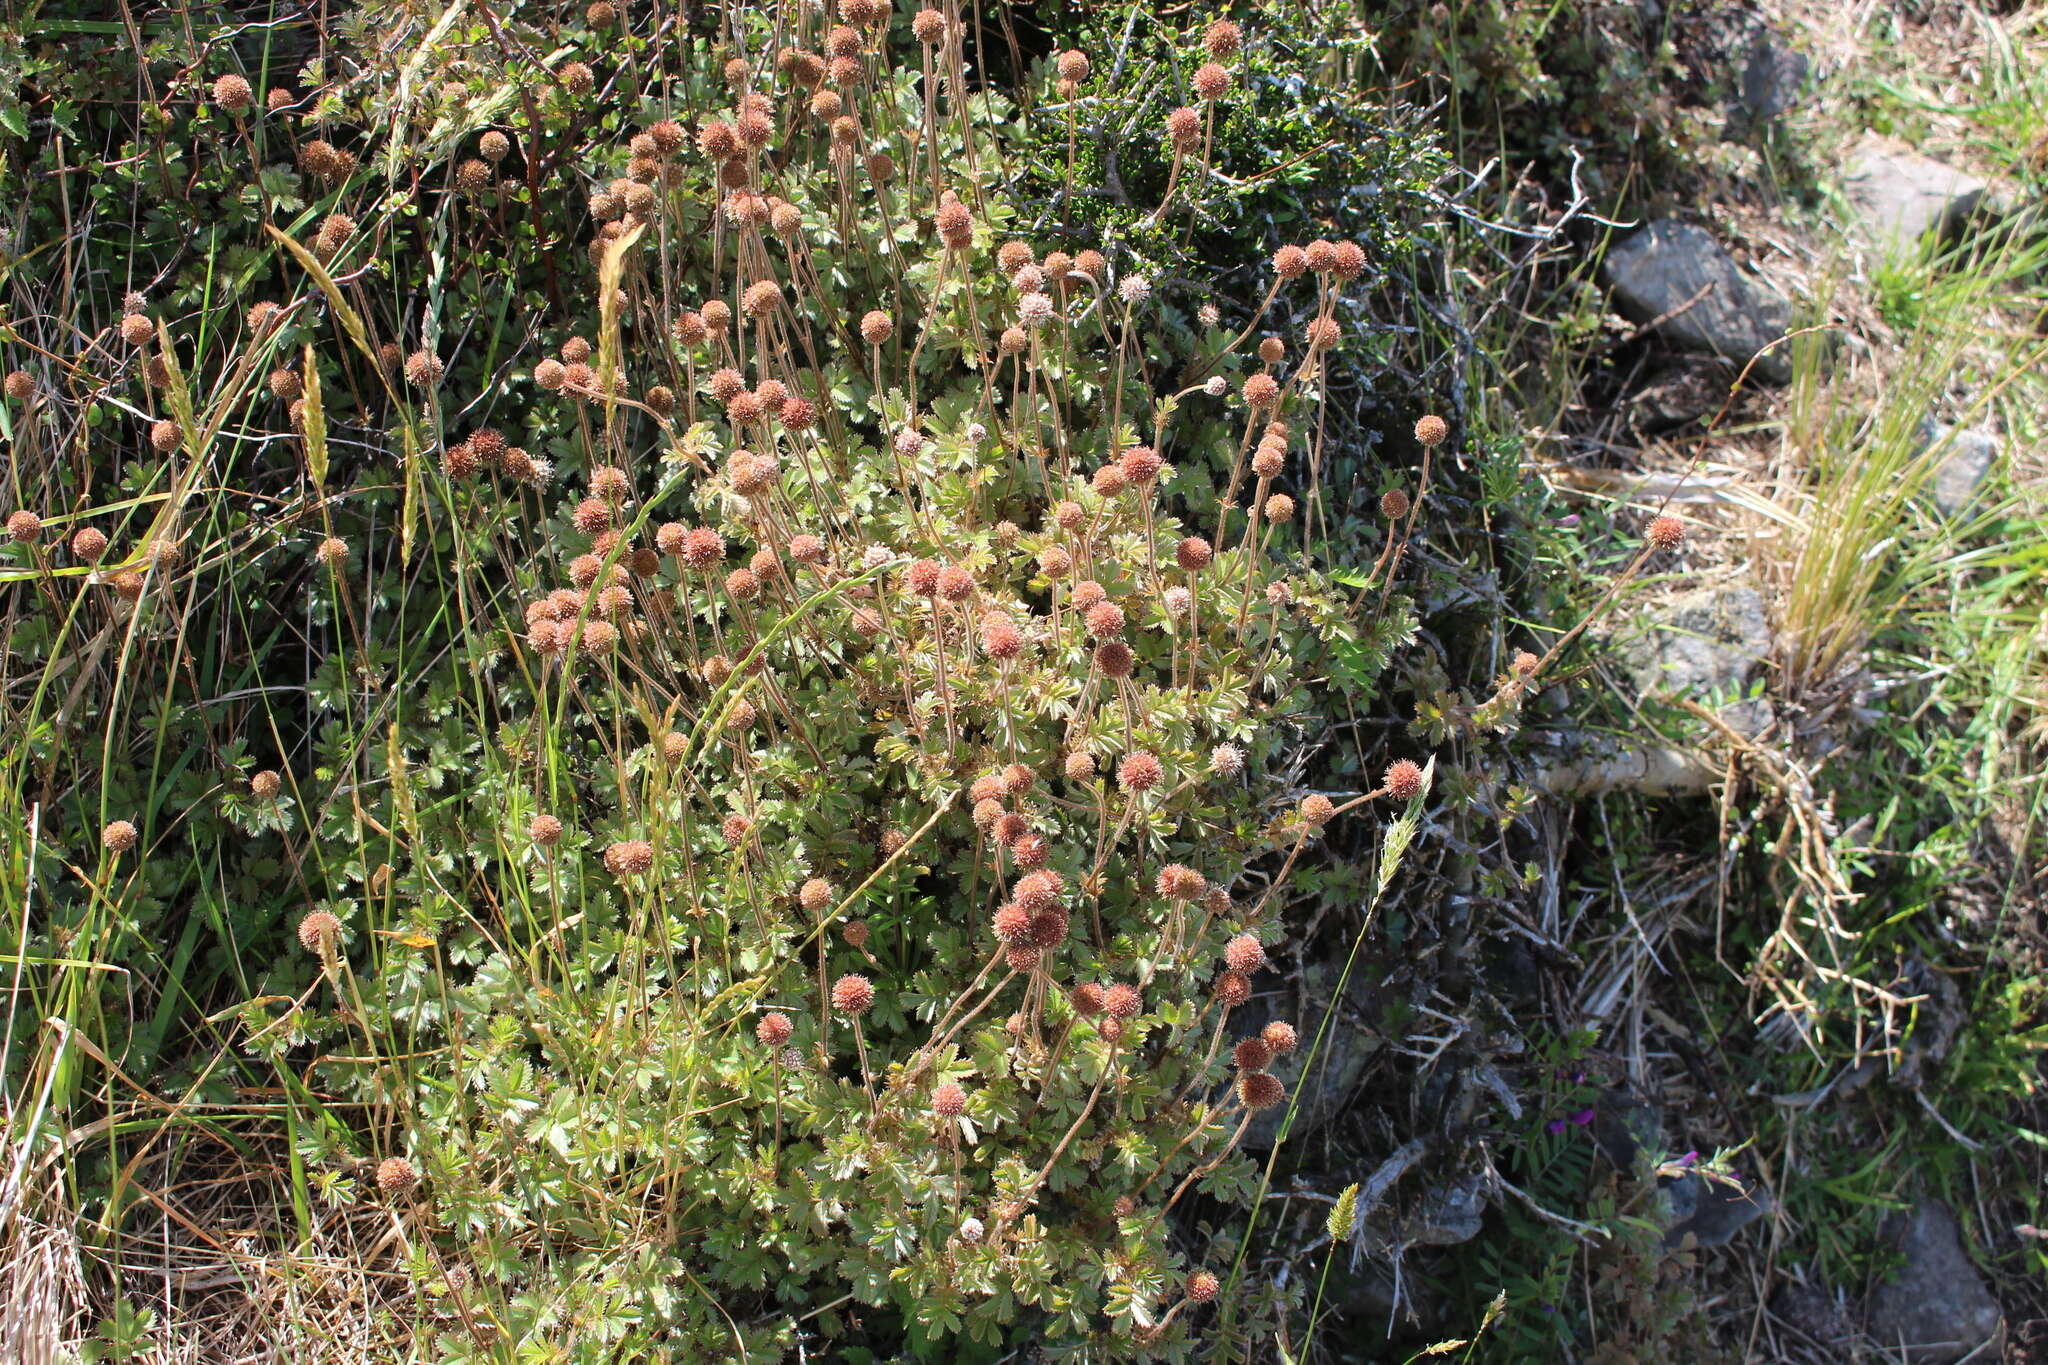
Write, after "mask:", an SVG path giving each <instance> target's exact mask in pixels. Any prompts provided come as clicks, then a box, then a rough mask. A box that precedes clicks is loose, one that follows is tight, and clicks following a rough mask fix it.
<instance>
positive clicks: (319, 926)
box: [299, 910, 341, 953]
mask: <svg viewBox="0 0 2048 1365" xmlns="http://www.w3.org/2000/svg"><path fill="white" fill-rule="evenodd" d="M340 936H341V921H340V920H339V919H337V918H335V917H334V916H333V915H332V914H330V913H328V912H327V911H325V910H315V911H314V912H313V913H312V914H310V915H308V916H306V917H305V918H304V919H302V920H300V921H299V942H300V943H301V944H302V945H304V947H305V949H306V951H307V952H309V953H319V952H325V951H326V950H327V949H329V948H331V947H333V946H334V943H335V941H336V940H337V939H338V938H340Z"/></svg>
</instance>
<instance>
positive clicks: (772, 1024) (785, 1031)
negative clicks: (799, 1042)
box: [754, 1010, 796, 1048]
mask: <svg viewBox="0 0 2048 1365" xmlns="http://www.w3.org/2000/svg"><path fill="white" fill-rule="evenodd" d="M794 1032H796V1028H795V1026H794V1025H792V1024H791V1023H790V1022H789V1016H788V1015H786V1014H784V1013H783V1012H782V1011H781V1010H770V1011H768V1013H766V1014H764V1015H762V1016H761V1022H760V1023H758V1024H756V1025H754V1036H755V1037H756V1038H759V1039H760V1040H761V1042H762V1045H763V1046H765V1047H771V1048H778V1047H781V1046H782V1045H783V1044H784V1043H786V1042H788V1041H789V1036H790V1035H791V1034H792V1033H794Z"/></svg>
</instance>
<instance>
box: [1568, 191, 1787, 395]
mask: <svg viewBox="0 0 2048 1365" xmlns="http://www.w3.org/2000/svg"><path fill="white" fill-rule="evenodd" d="M1600 273H1601V276H1602V278H1603V279H1605V280H1606V282H1607V285H1608V287H1609V288H1610V289H1612V290H1613V291H1614V299H1615V303H1616V305H1617V306H1618V307H1619V308H1620V309H1621V311H1622V312H1623V313H1625V314H1626V315H1628V316H1629V317H1630V318H1633V319H1634V320H1635V321H1637V322H1640V323H1650V322H1655V321H1657V320H1658V319H1660V318H1662V319H1664V320H1663V321H1662V322H1658V324H1657V329H1656V330H1657V334H1658V335H1659V336H1661V337H1663V338H1664V339H1665V340H1666V341H1669V342H1670V343H1671V344H1672V345H1674V346H1677V347H1678V348H1680V349H1681V350H1687V351H1697V352H1700V353H1702V354H1706V355H1717V356H1721V357H1723V358H1724V359H1727V360H1729V361H1732V362H1734V363H1735V364H1736V365H1738V366H1740V365H1743V364H1746V363H1748V361H1749V358H1750V357H1751V356H1753V355H1755V354H1756V353H1757V352H1758V351H1760V350H1762V349H1763V348H1764V347H1765V346H1767V345H1769V344H1770V343H1771V342H1773V341H1776V340H1778V339H1779V338H1780V337H1782V336H1784V335H1785V330H1786V328H1787V327H1788V326H1789V325H1790V321H1791V316H1792V310H1791V306H1790V305H1789V304H1787V303H1786V301H1785V300H1784V299H1783V298H1782V297H1781V296H1780V295H1779V294H1778V293H1777V292H1776V291H1775V290H1773V289H1771V288H1770V287H1769V286H1768V285H1765V284H1763V283H1761V282H1759V281H1756V280H1753V279H1751V278H1750V277H1749V276H1748V275H1746V274H1744V273H1743V270H1742V268H1741V267H1740V266H1738V265H1737V264H1736V263H1735V259H1734V258H1733V257H1732V256H1730V255H1729V254H1728V253H1727V252H1726V251H1725V250H1723V249H1722V247H1721V244H1720V243H1719V242H1717V241H1715V240H1714V237H1713V234H1712V233H1710V232H1708V231H1707V230H1706V229H1705V228H1702V227H1698V226H1696V225H1694V224H1692V223H1685V222H1680V221H1678V220H1677V219H1674V218H1664V219H1659V220H1658V221H1656V222H1654V223H1650V224H1647V225H1645V226H1644V227H1642V228H1639V229H1637V231H1636V232H1635V233H1633V234H1632V235H1630V236H1629V237H1627V238H1625V239H1624V240H1622V241H1620V242H1618V243H1616V244H1615V245H1614V246H1612V247H1610V248H1609V249H1608V252H1607V257H1606V259H1605V260H1603V261H1602V262H1601V263H1600ZM1688 305H1690V306H1688ZM1756 373H1758V374H1761V375H1763V376H1764V377H1765V378H1767V379H1770V380H1773V381H1774V382H1777V383H1780V384H1782V383H1784V382H1785V381H1786V380H1788V379H1790V378H1791V377H1792V363H1791V359H1790V357H1789V356H1788V355H1787V354H1786V353H1785V348H1784V347H1782V346H1780V347H1778V348H1777V349H1776V350H1774V351H1772V352H1771V353H1770V354H1769V355H1767V356H1764V357H1763V358H1762V359H1760V360H1758V361H1757V365H1756Z"/></svg>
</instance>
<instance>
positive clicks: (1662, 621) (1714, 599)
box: [1620, 579, 1771, 729]
mask: <svg viewBox="0 0 2048 1365" xmlns="http://www.w3.org/2000/svg"><path fill="white" fill-rule="evenodd" d="M1641 619H1642V620H1643V621H1644V622H1645V623H1646V624H1645V628H1644V629H1643V630H1642V632H1641V633H1640V634H1637V635H1635V636H1634V637H1632V638H1630V639H1628V640H1626V641H1624V642H1622V644H1621V646H1620V653H1621V658H1622V662H1623V664H1624V666H1625V667H1626V668H1627V669H1628V672H1629V676H1630V678H1631V679H1632V680H1633V681H1634V683H1635V685H1636V687H1637V689H1638V690H1639V691H1641V692H1644V693H1652V692H1656V693H1662V694H1664V695H1666V696H1670V697H1683V698H1686V699H1687V700H1689V701H1695V702H1700V703H1702V704H1705V705H1712V704H1714V703H1715V702H1717V701H1727V700H1729V699H1730V697H1731V695H1732V694H1739V693H1741V692H1742V691H1743V690H1744V689H1745V688H1746V687H1747V686H1748V683H1749V681H1750V679H1751V678H1752V677H1753V676H1755V675H1756V673H1757V672H1758V671H1759V670H1760V669H1761V668H1762V667H1763V666H1764V661H1765V659H1766V658H1767V657H1768V655H1769V654H1770V649H1771V622H1770V617H1769V615H1768V614H1766V612H1765V611H1764V599H1763V595H1762V594H1761V593H1759V592H1758V591H1757V590H1756V589H1755V588H1754V587H1751V586H1750V585H1749V584H1748V583H1746V582H1744V581H1742V580H1739V579H1738V580H1735V581H1733V582H1729V583H1718V584H1715V583H1710V584H1707V585H1706V586H1704V587H1699V588H1694V589H1692V590H1690V591H1687V592H1681V593H1677V594H1675V595H1673V596H1670V597H1667V598H1665V599H1663V600H1662V601H1661V602H1657V603H1655V604H1653V605H1650V606H1648V607H1646V608H1645V609H1644V610H1643V612H1642V613H1641ZM1737 728H1738V729H1739V728H1742V727H1740V726H1738V727H1737Z"/></svg>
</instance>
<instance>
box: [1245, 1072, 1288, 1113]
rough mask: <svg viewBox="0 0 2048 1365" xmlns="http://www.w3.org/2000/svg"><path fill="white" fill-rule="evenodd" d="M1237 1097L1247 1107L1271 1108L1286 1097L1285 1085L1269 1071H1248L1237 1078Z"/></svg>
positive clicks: (1254, 1108) (1255, 1108)
mask: <svg viewBox="0 0 2048 1365" xmlns="http://www.w3.org/2000/svg"><path fill="white" fill-rule="evenodd" d="M1237 1097H1238V1098H1239V1099H1241V1100H1243V1101H1244V1107H1245V1108H1247V1109H1252V1110H1259V1109H1271V1108H1272V1107H1273V1106H1274V1105H1276V1104H1278V1103H1280V1101H1282V1100H1284V1099H1286V1098H1287V1087H1286V1086H1284V1085H1282V1084H1280V1078H1279V1077H1278V1076H1275V1075H1274V1074H1273V1073H1272V1072H1270V1071H1248V1072H1246V1073H1244V1074H1243V1075H1241V1076H1239V1077H1238V1078H1237Z"/></svg>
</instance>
